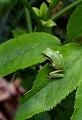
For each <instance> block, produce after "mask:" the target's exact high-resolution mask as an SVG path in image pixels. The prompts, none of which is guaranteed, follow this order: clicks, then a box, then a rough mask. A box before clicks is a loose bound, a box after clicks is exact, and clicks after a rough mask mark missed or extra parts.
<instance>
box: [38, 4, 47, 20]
mask: <svg viewBox="0 0 82 120" xmlns="http://www.w3.org/2000/svg"><path fill="white" fill-rule="evenodd" d="M47 11H48V7H47V5H46V3H45V2H43V3H42V4H41V6H40V16H41V17H42V18H43V17H44V16H45V15H46V13H47Z"/></svg>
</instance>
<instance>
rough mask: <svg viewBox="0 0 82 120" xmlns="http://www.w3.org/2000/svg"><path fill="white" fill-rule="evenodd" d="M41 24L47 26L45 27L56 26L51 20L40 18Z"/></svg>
mask: <svg viewBox="0 0 82 120" xmlns="http://www.w3.org/2000/svg"><path fill="white" fill-rule="evenodd" d="M42 24H43V25H44V26H47V27H53V26H56V23H55V22H53V21H52V20H48V21H43V20H42Z"/></svg>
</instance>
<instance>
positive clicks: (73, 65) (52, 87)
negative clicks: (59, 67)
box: [15, 44, 82, 120]
mask: <svg viewBox="0 0 82 120" xmlns="http://www.w3.org/2000/svg"><path fill="white" fill-rule="evenodd" d="M60 53H61V54H62V56H63V58H64V62H65V71H64V77H63V78H61V79H52V80H51V79H48V78H47V76H48V74H49V73H50V72H51V71H52V69H51V67H49V66H48V65H46V66H44V67H43V68H42V69H41V70H40V71H39V74H38V75H37V77H36V80H35V82H34V85H33V88H32V90H31V91H29V92H27V93H26V94H25V95H24V97H23V98H21V103H22V105H21V106H20V109H19V110H18V112H17V115H16V117H15V120H23V119H26V118H30V117H32V116H33V115H35V114H38V113H40V112H43V111H47V110H50V109H52V108H53V107H54V106H56V105H57V104H58V103H60V102H61V100H62V99H64V98H65V97H66V96H67V95H68V94H69V93H71V92H72V91H73V90H74V89H76V87H77V86H78V84H79V83H80V81H82V64H81V63H82V47H81V46H80V45H78V44H67V45H65V46H63V47H62V48H61V49H60ZM78 71H79V72H78Z"/></svg>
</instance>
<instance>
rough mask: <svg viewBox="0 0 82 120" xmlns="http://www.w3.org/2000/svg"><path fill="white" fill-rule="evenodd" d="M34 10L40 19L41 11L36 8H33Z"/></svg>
mask: <svg viewBox="0 0 82 120" xmlns="http://www.w3.org/2000/svg"><path fill="white" fill-rule="evenodd" d="M32 8H33V10H34V12H35V13H36V15H37V16H38V17H40V10H39V9H38V8H36V7H32Z"/></svg>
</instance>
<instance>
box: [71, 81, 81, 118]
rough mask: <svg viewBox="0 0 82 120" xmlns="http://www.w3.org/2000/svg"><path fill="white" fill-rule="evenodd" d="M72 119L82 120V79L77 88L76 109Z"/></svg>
mask: <svg viewBox="0 0 82 120" xmlns="http://www.w3.org/2000/svg"><path fill="white" fill-rule="evenodd" d="M71 120H82V81H81V82H80V85H79V87H78V89H77V93H76V101H75V110H74V113H73V115H72V118H71Z"/></svg>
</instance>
